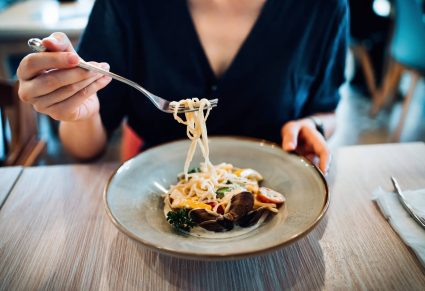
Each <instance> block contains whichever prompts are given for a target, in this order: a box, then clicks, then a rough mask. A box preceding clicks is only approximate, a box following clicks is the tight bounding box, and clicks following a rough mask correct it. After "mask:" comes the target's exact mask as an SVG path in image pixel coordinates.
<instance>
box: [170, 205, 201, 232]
mask: <svg viewBox="0 0 425 291" xmlns="http://www.w3.org/2000/svg"><path fill="white" fill-rule="evenodd" d="M167 221H168V222H169V223H170V224H171V225H172V226H174V227H175V228H176V229H179V230H184V231H190V229H191V228H192V227H194V226H195V225H196V223H195V222H193V221H192V219H191V218H190V217H189V210H187V209H186V208H182V209H179V210H176V211H169V212H168V213H167Z"/></svg>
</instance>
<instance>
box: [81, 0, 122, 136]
mask: <svg viewBox="0 0 425 291" xmlns="http://www.w3.org/2000/svg"><path fill="white" fill-rule="evenodd" d="M114 2H116V1H114V0H97V1H96V2H95V4H94V6H93V10H92V12H91V15H90V18H89V21H88V24H87V27H86V29H85V31H84V33H83V35H82V38H81V41H80V43H79V46H78V53H79V55H80V56H81V58H83V59H84V60H85V61H96V62H107V63H108V64H109V65H110V70H111V71H112V72H114V73H117V74H119V75H123V76H126V75H128V73H127V72H126V68H128V66H127V64H128V59H127V57H126V56H128V54H126V47H127V46H126V45H125V44H126V39H127V31H128V30H127V29H126V28H125V25H124V22H123V21H122V17H120V11H119V10H118V9H116V8H117V5H119V4H117V3H114ZM97 95H98V98H99V102H100V116H101V120H102V123H103V126H104V127H105V129H106V131H107V133H108V136H110V135H111V133H112V132H113V131H114V130H115V129H116V128H117V127H118V126H120V124H121V122H122V120H123V118H124V116H125V115H126V111H127V108H126V104H127V102H126V100H127V99H128V87H127V86H125V85H124V84H122V83H120V82H117V81H114V80H113V81H112V82H111V83H109V85H108V86H106V87H105V88H104V89H102V90H100V91H98V93H97Z"/></svg>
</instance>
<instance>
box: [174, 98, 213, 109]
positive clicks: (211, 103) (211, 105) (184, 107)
mask: <svg viewBox="0 0 425 291" xmlns="http://www.w3.org/2000/svg"><path fill="white" fill-rule="evenodd" d="M209 101H210V106H209V107H211V108H212V107H216V106H217V103H218V99H212V100H209ZM170 108H171V109H174V105H173V104H170ZM198 109H199V107H195V108H194V109H190V108H189V107H187V106H184V105H180V106H179V109H178V111H179V112H184V111H186V112H187V111H195V110H198ZM205 109H207V107H205Z"/></svg>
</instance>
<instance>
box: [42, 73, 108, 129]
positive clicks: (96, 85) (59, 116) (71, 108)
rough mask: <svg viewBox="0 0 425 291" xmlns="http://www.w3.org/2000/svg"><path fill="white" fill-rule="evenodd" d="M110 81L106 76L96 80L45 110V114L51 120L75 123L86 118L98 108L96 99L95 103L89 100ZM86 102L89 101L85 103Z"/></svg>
mask: <svg viewBox="0 0 425 291" xmlns="http://www.w3.org/2000/svg"><path fill="white" fill-rule="evenodd" d="M111 80H112V79H111V78H110V77H108V76H103V77H101V78H99V79H97V80H96V81H94V82H92V83H91V84H90V85H89V86H87V87H84V88H83V89H81V90H79V91H78V92H77V93H75V94H74V95H72V96H71V97H69V98H67V99H65V100H64V101H62V102H59V103H55V104H53V105H51V106H50V107H48V108H47V109H46V113H47V114H48V115H50V116H51V117H52V118H54V119H56V120H62V121H75V120H81V119H84V118H87V117H88V116H89V115H90V114H92V113H93V112H94V111H95V110H98V106H99V104H98V101H97V98H95V102H93V101H94V100H89V99H90V98H92V96H93V95H94V94H95V93H96V92H97V91H99V90H100V89H102V88H104V87H105V86H106V85H108V84H109V82H110V81H111ZM86 100H89V101H88V102H85V101H86ZM87 106H88V107H87ZM96 106H97V107H96ZM94 107H96V108H94Z"/></svg>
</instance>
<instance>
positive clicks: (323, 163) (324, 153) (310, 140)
mask: <svg viewBox="0 0 425 291" xmlns="http://www.w3.org/2000/svg"><path fill="white" fill-rule="evenodd" d="M302 131H303V132H302V134H303V137H304V139H305V142H306V143H307V144H310V145H311V146H312V148H313V152H314V154H316V155H317V156H318V157H319V160H320V162H319V168H320V170H321V171H322V172H323V173H325V174H326V173H327V172H328V170H329V163H330V152H329V149H328V146H327V144H326V140H325V139H324V138H323V136H322V135H321V134H320V132H318V131H317V130H316V129H313V128H311V127H309V126H306V127H303V129H302Z"/></svg>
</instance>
